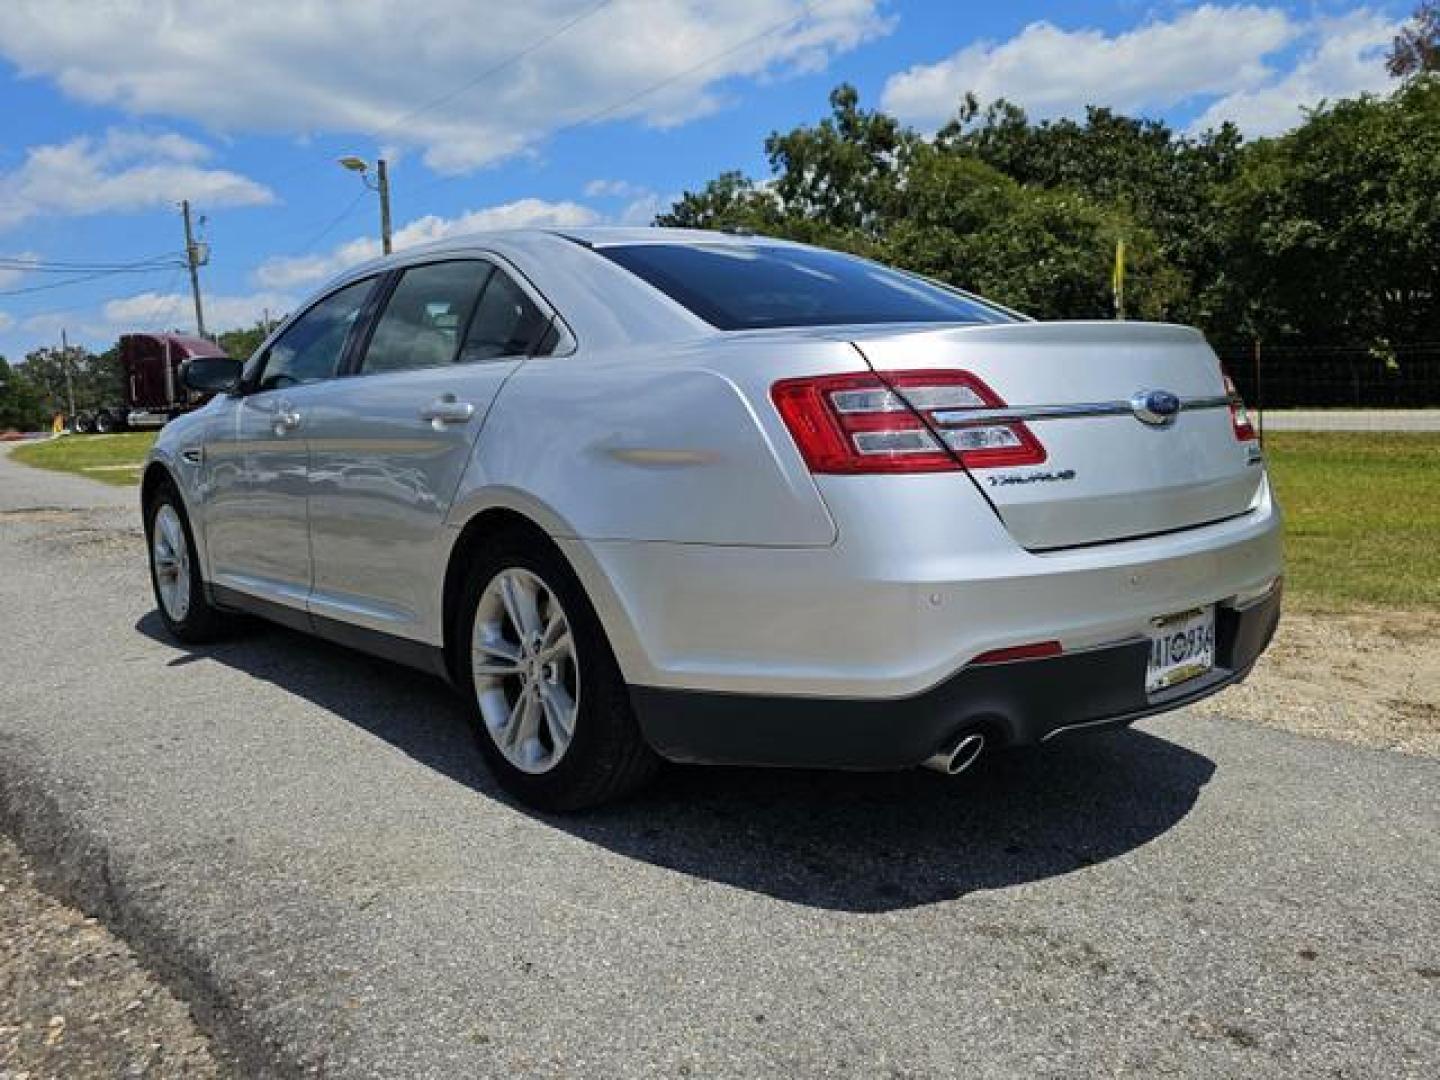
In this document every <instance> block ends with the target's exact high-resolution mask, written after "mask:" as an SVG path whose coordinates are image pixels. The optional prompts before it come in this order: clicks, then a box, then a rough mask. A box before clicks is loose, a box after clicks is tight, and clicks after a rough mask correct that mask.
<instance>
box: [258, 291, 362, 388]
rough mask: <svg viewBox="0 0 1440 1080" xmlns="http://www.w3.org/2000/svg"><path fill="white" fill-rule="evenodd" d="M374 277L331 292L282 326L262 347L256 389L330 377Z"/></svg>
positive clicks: (295, 384)
mask: <svg viewBox="0 0 1440 1080" xmlns="http://www.w3.org/2000/svg"><path fill="white" fill-rule="evenodd" d="M374 284H375V279H374V278H365V279H364V280H363V281H357V282H354V283H353V284H351V285H347V286H345V288H343V289H340V290H339V291H338V292H333V293H331V294H330V295H329V296H327V297H325V299H323V300H321V301H320V302H319V303H318V304H316V305H314V306H313V307H311V308H310V309H309V310H308V311H306V312H305V314H303V315H301V316H300V317H299V318H298V319H296V320H295V321H294V322H293V323H291V324H290V326H289V327H288V328H286V330H285V332H284V333H283V334H281V335H280V336H279V337H278V338H277V339H276V340H275V343H274V344H272V345H271V346H270V348H269V349H267V350H266V351H265V355H264V358H263V360H262V361H261V367H260V377H259V382H258V383H256V387H255V388H256V389H257V390H279V389H283V388H285V387H287V386H298V385H299V384H301V383H309V382H318V381H319V380H321V379H329V378H332V377H333V376H334V375H335V374H336V373H337V372H338V371H339V369H340V361H341V359H342V358H343V357H344V355H345V344H346V342H347V341H349V339H350V333H351V331H352V330H353V329H354V327H355V322H356V320H357V319H358V318H359V317H360V311H361V309H362V308H364V306H365V300H366V298H367V297H368V296H369V295H370V289H371V287H372V286H374Z"/></svg>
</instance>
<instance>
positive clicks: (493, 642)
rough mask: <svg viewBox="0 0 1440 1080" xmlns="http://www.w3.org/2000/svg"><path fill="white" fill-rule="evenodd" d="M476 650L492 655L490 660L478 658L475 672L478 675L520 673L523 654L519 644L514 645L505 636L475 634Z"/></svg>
mask: <svg viewBox="0 0 1440 1080" xmlns="http://www.w3.org/2000/svg"><path fill="white" fill-rule="evenodd" d="M475 651H476V652H477V653H483V654H484V655H485V656H488V657H490V659H489V660H480V659H478V657H477V659H476V661H475V664H474V668H473V670H474V672H475V674H476V675H499V676H502V677H503V676H506V675H518V674H520V660H521V657H522V656H523V654H522V653H521V651H520V647H519V646H518V645H512V644H510V642H508V641H506V640H504V639H503V638H493V637H491V638H487V637H482V636H480V634H478V633H477V634H476V635H475Z"/></svg>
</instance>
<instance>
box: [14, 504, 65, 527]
mask: <svg viewBox="0 0 1440 1080" xmlns="http://www.w3.org/2000/svg"><path fill="white" fill-rule="evenodd" d="M85 513H86V512H85V511H84V510H67V509H65V508H64V507H60V506H32V507H27V508H25V509H23V510H0V518H3V519H4V520H5V521H33V522H38V523H40V524H47V525H48V524H54V523H56V522H59V523H61V524H68V523H69V522H72V521H80V520H82V519H83V518H84V517H85Z"/></svg>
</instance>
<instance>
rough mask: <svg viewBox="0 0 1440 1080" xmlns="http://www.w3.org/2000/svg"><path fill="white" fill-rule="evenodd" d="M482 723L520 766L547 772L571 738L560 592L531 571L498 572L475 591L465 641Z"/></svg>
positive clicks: (570, 642)
mask: <svg viewBox="0 0 1440 1080" xmlns="http://www.w3.org/2000/svg"><path fill="white" fill-rule="evenodd" d="M470 666H471V672H472V674H473V676H474V681H475V695H476V698H477V700H478V702H479V706H480V715H481V717H482V718H483V719H484V722H485V730H486V731H487V732H488V733H489V735H490V738H491V739H492V740H493V741H494V743H495V746H496V747H497V748H498V749H499V750H500V752H501V753H502V754H503V755H504V756H505V759H506V760H507V761H509V762H510V764H512V765H514V766H515V767H516V768H517V769H520V770H521V771H522V772H526V773H531V774H539V773H546V772H549V771H550V770H551V769H553V768H555V766H556V765H558V764H559V763H560V760H561V759H562V758H563V757H564V756H565V751H566V750H567V749H569V747H570V743H571V740H573V739H574V737H575V719H576V716H577V715H578V714H579V710H580V668H579V662H578V659H577V657H576V653H575V638H574V635H573V634H572V632H571V628H570V621H569V619H568V618H567V617H566V614H565V609H564V608H563V607H562V606H561V604H560V599H559V597H558V596H556V595H555V592H554V590H553V589H551V588H550V587H549V586H548V585H547V584H546V583H545V582H544V580H543V579H541V578H540V577H539V576H538V575H537V574H534V573H532V572H530V571H529V570H524V569H521V568H519V567H512V568H509V569H506V570H502V571H500V572H499V573H498V574H496V575H495V576H494V577H493V578H491V579H490V582H489V584H487V585H486V586H485V590H484V592H482V593H481V594H480V601H479V604H478V606H477V608H476V613H475V633H474V636H473V638H472V640H471V644H470Z"/></svg>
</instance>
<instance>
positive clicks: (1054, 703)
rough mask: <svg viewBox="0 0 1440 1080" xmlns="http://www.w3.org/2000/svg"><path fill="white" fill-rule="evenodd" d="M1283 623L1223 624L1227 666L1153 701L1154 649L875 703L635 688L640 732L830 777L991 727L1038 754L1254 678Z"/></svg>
mask: <svg viewBox="0 0 1440 1080" xmlns="http://www.w3.org/2000/svg"><path fill="white" fill-rule="evenodd" d="M1279 619H1280V589H1279V586H1278V585H1277V586H1276V588H1275V590H1274V591H1273V592H1272V593H1271V594H1270V595H1268V596H1267V597H1266V598H1265V599H1264V600H1262V601H1260V602H1259V603H1257V604H1255V605H1253V606H1251V607H1247V608H1245V609H1244V610H1235V609H1233V608H1221V609H1219V611H1218V612H1217V614H1216V627H1215V630H1216V658H1215V659H1216V666H1215V668H1214V670H1213V671H1211V672H1210V673H1209V674H1208V675H1205V676H1203V677H1201V678H1199V679H1195V680H1192V681H1190V682H1186V683H1182V684H1181V685H1179V686H1177V687H1174V688H1173V689H1171V690H1167V691H1164V692H1162V693H1159V694H1151V695H1147V694H1146V693H1145V665H1146V662H1147V659H1148V657H1149V652H1150V647H1149V643H1148V642H1146V641H1140V640H1137V641H1133V642H1126V643H1123V644H1120V645H1114V646H1109V647H1106V648H1100V649H1090V650H1087V651H1084V652H1076V653H1066V654H1063V655H1061V656H1054V657H1046V658H1043V659H1038V660H1020V661H1014V662H1012V663H1005V664H988V665H984V666H980V667H968V668H963V669H962V670H960V671H959V672H957V673H956V674H955V675H953V676H951V677H950V678H949V679H947V680H945V681H944V682H942V683H940V684H939V685H938V686H935V687H933V688H931V689H930V690H927V691H925V692H924V693H921V694H917V695H915V696H913V697H908V698H899V699H887V700H875V699H860V698H811V697H792V696H765V695H753V694H726V693H713V692H704V691H690V690H671V689H662V688H659V687H649V686H632V687H631V688H630V696H631V699H632V701H633V702H634V705H635V711H636V714H637V716H638V717H639V720H640V727H641V730H642V731H643V732H644V734H645V737H646V738H647V739H648V740H649V741H650V744H651V746H653V747H654V748H655V749H656V751H658V752H659V753H660V754H661V755H663V756H664V757H667V758H670V759H671V760H673V761H708V762H715V763H726V764H737V765H775V766H792V767H801V768H826V769H904V768H910V767H912V766H915V765H918V764H919V763H920V762H922V761H924V760H925V759H926V758H927V757H929V756H930V755H931V754H933V753H935V752H936V750H938V749H939V748H940V746H941V745H942V744H943V743H945V742H946V741H947V740H948V739H950V738H952V737H953V736H954V735H955V734H956V733H958V732H960V731H962V730H965V729H967V728H973V727H982V726H983V727H985V728H987V729H988V730H989V732H990V735H991V737H992V738H994V739H995V740H997V741H998V742H999V743H1000V744H1001V745H1031V744H1035V743H1039V742H1043V741H1045V740H1046V739H1049V738H1051V737H1053V736H1056V735H1061V734H1065V733H1067V732H1070V731H1078V730H1083V729H1087V728H1098V727H1104V726H1113V725H1118V724H1127V723H1130V722H1131V721H1134V720H1138V719H1140V718H1141V717H1145V716H1151V715H1154V714H1155V713H1161V712H1166V711H1168V710H1170V709H1177V708H1180V707H1181V706H1183V705H1188V704H1190V703H1191V702H1193V701H1198V700H1200V699H1201V698H1204V697H1208V696H1209V695H1211V694H1213V693H1215V692H1216V691H1218V690H1221V689H1223V688H1224V687H1226V686H1228V685H1230V684H1231V683H1233V682H1238V681H1239V680H1240V679H1243V678H1244V677H1245V676H1246V675H1247V674H1248V673H1249V671H1250V668H1251V667H1252V666H1253V665H1254V663H1255V661H1256V660H1257V659H1258V658H1259V656H1260V654H1261V653H1262V652H1264V651H1265V647H1266V646H1267V645H1269V643H1270V639H1271V638H1272V637H1273V636H1274V633H1275V627H1276V625H1277V624H1278V622H1279Z"/></svg>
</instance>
